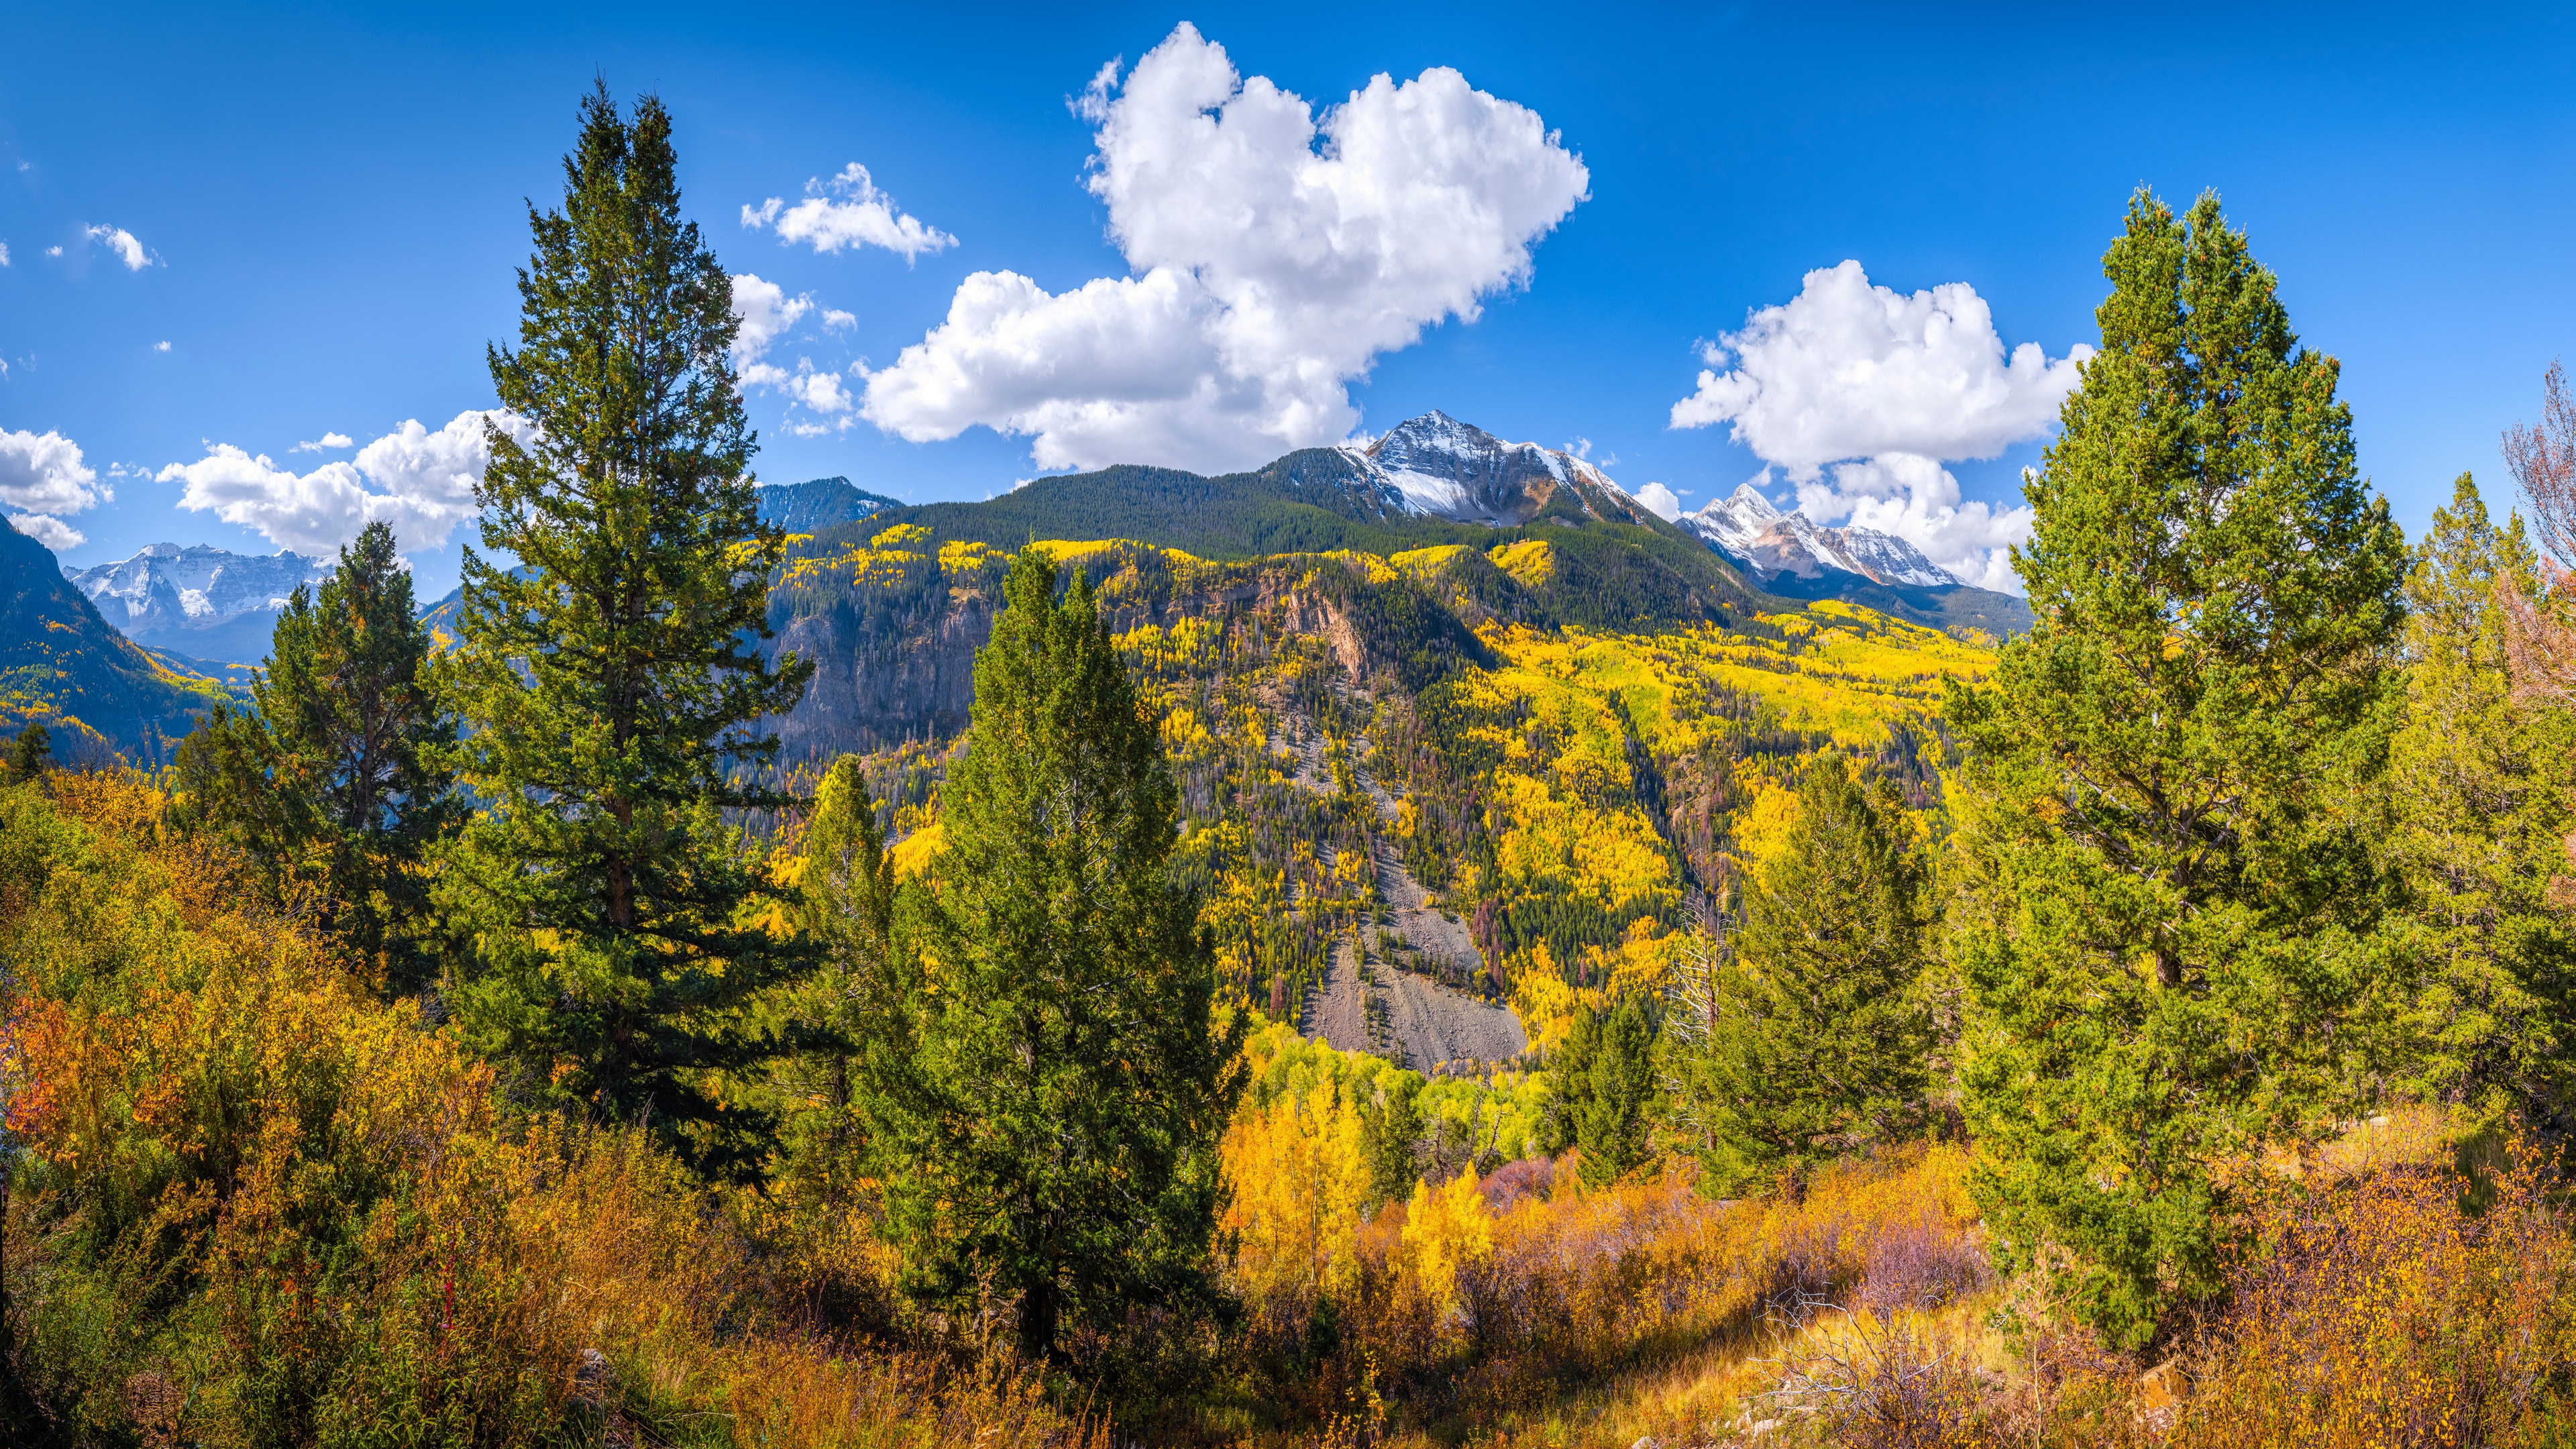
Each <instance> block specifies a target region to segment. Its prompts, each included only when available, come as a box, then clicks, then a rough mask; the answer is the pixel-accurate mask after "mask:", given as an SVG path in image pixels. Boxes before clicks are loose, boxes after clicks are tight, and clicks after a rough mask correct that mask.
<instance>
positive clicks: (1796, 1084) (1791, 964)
mask: <svg viewBox="0 0 2576 1449" xmlns="http://www.w3.org/2000/svg"><path fill="white" fill-rule="evenodd" d="M1797 799H1798V809H1797V815H1796V818H1795V820H1794V821H1793V823H1792V825H1791V827H1790V831H1789V835H1788V839H1787V840H1786V841H1785V842H1784V844H1783V846H1782V848H1781V850H1780V852H1779V853H1778V854H1777V855H1775V856H1773V857H1772V858H1771V859H1770V860H1768V861H1766V862H1765V863H1764V864H1763V866H1762V869H1761V872H1760V874H1759V875H1758V876H1757V877H1756V878H1755V879H1754V880H1753V882H1752V888H1751V889H1750V890H1749V891H1748V892H1747V893H1746V896H1745V902H1744V920H1743V923H1742V925H1741V927H1740V928H1739V929H1738V930H1737V931H1736V932H1735V933H1734V936H1733V939H1732V945H1733V948H1734V949H1733V951H1732V953H1731V954H1729V955H1728V956H1726V957H1725V958H1723V959H1721V960H1720V961H1719V962H1717V963H1716V970H1715V981H1714V983H1713V986H1712V988H1711V989H1710V991H1709V995H1710V997H1711V1009H1710V1011H1709V1019H1708V1021H1707V1023H1706V1030H1705V1031H1704V1032H1702V1033H1700V1040H1699V1041H1697V1042H1696V1043H1688V1044H1686V1045H1679V1046H1677V1048H1676V1050H1678V1051H1683V1052H1688V1053H1690V1054H1691V1055H1693V1056H1695V1057H1696V1058H1697V1060H1695V1061H1691V1062H1687V1063H1682V1064H1678V1067H1677V1069H1678V1070H1679V1071H1680V1072H1682V1073H1683V1074H1685V1075H1687V1076H1689V1077H1691V1078H1693V1079H1695V1080H1697V1081H1698V1082H1699V1083H1700V1084H1701V1085H1702V1088H1703V1091H1702V1092H1701V1094H1700V1096H1701V1103H1700V1105H1701V1112H1700V1123H1699V1126H1700V1129H1701V1132H1702V1137H1701V1140H1700V1141H1699V1142H1698V1143H1696V1144H1694V1145H1695V1146H1696V1147H1697V1150H1698V1153H1697V1155H1698V1157H1699V1160H1700V1172H1701V1189H1702V1191H1704V1192H1707V1193H1709V1194H1710V1195H1712V1196H1720V1197H1727V1196H1734V1195H1737V1194H1739V1193H1744V1192H1748V1191H1754V1190H1759V1189H1762V1188H1765V1187H1772V1186H1776V1187H1779V1188H1781V1189H1783V1190H1785V1191H1786V1192H1787V1193H1788V1194H1789V1195H1790V1196H1793V1197H1794V1196H1796V1195H1797V1194H1798V1193H1799V1192H1800V1191H1801V1189H1802V1186H1803V1184H1804V1182H1805V1180H1806V1176H1807V1174H1808V1172H1809V1170H1810V1169H1812V1168H1813V1167H1814V1166H1815V1165H1816V1164H1817V1163H1819V1162H1822V1161H1825V1160H1828V1159H1830V1158H1832V1157H1835V1156H1837V1155H1840V1154H1842V1153H1846V1152H1849V1151H1851V1150H1853V1149H1855V1148H1857V1147H1859V1146H1861V1145H1862V1144H1864V1143H1867V1142H1871V1141H1888V1140H1892V1139H1896V1138H1900V1137H1902V1136H1904V1135H1905V1134H1906V1133H1907V1132H1909V1131H1911V1130H1912V1129H1913V1128H1914V1127H1916V1126H1917V1125H1918V1124H1919V1122H1920V1120H1921V1114H1922V1109H1923V1106H1924V1096H1925V1092H1926V1089H1927V1087H1928V1085H1929V1074H1928V1070H1927V1058H1928V1055H1929V1053H1930V1051H1931V1049H1932V1046H1933V1040H1932V1025H1931V1013H1930V1010H1929V1003H1928V1002H1927V1000H1926V997H1925V982H1924V974H1925V967H1926V965H1927V962H1928V956H1929V950H1928V942H1927V940H1926V936H1927V931H1928V927H1929V924H1930V922H1929V920H1928V910H1927V904H1928V902H1927V900H1926V897H1927V895H1928V892H1927V891H1926V889H1925V884H1926V883H1925V879H1924V876H1925V868H1924V864H1923V860H1922V856H1921V852H1920V851H1918V850H1917V849H1916V848H1915V846H1914V843H1913V840H1912V838H1911V827H1910V825H1909V824H1908V822H1907V820H1906V818H1905V810H1904V804H1903V802H1902V801H1901V800H1900V799H1899V798H1898V796H1897V793H1896V789H1895V787H1894V786H1893V785H1892V784H1890V783H1889V782H1887V781H1885V780H1881V781H1879V782H1878V783H1877V784H1876V785H1875V786H1871V785H1867V784H1864V783H1863V782H1862V780H1861V779H1860V777H1859V775H1858V773H1857V772H1856V771H1854V770H1853V769H1852V767H1851V765H1850V763H1849V762H1847V761H1846V760H1844V759H1843V758H1842V757H1841V756H1839V755H1822V756H1819V757H1817V758H1816V759H1814V760H1812V761H1810V762H1809V763H1808V765H1807V767H1806V769H1805V771H1804V772H1803V773H1802V774H1801V775H1800V776H1799V779H1798V789H1797Z"/></svg>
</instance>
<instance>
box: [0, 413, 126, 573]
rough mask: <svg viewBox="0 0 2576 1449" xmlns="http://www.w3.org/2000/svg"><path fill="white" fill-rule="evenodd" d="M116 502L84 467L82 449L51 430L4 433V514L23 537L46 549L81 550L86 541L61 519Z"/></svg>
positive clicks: (0, 440) (0, 477) (0, 443)
mask: <svg viewBox="0 0 2576 1449" xmlns="http://www.w3.org/2000/svg"><path fill="white" fill-rule="evenodd" d="M115 496H116V495H115V493H114V492H113V491H112V490H110V489H109V488H108V487H107V486H106V485H104V484H102V483H100V482H99V481H98V470H97V469H95V468H92V467H90V466H89V465H88V464H87V463H86V462H84V461H82V459H81V450H80V445H79V444H78V443H75V442H73V441H72V440H71V439H69V438H66V437H64V436H63V435H62V434H60V433H57V432H53V431H51V430H47V431H45V432H42V433H28V432H9V431H6V430H0V508H6V509H8V510H9V511H10V512H9V521H10V522H11V523H13V524H15V525H17V528H18V531H19V532H20V533H23V534H26V535H28V536H29V537H31V538H34V539H36V540H37V541H38V542H40V543H43V544H44V545H45V546H46V547H48V548H73V547H77V546H78V545H79V544H80V543H81V542H82V536H81V534H80V533H79V532H78V531H77V530H75V529H73V528H72V527H71V526H70V525H69V524H66V523H63V522H62V521H61V518H62V515H64V514H68V513H78V512H80V511H81V510H83V509H85V508H90V507H93V506H95V505H96V504H97V503H98V502H99V501H100V500H101V499H105V498H113V497H115Z"/></svg>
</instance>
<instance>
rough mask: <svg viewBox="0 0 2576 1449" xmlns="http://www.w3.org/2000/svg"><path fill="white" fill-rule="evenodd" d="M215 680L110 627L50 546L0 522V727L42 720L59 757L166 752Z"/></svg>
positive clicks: (214, 690) (157, 758) (216, 689)
mask: <svg viewBox="0 0 2576 1449" xmlns="http://www.w3.org/2000/svg"><path fill="white" fill-rule="evenodd" d="M223 697H224V690H223V686H222V685H221V684H220V683H217V682H215V681H214V680H212V679H209V678H207V677H205V676H204V675H202V674H191V673H187V672H182V671H180V670H176V669H173V668H170V667H168V666H166V665H164V664H162V663H161V662H159V661H157V660H155V659H154V658H152V657H151V656H150V655H149V654H147V653H145V652H144V651H143V650H142V649H140V648H138V647H136V646H135V644H134V643H133V642H132V641H131V640H129V639H127V638H126V637H125V636H124V635H123V634H121V633H118V632H117V631H116V630H115V629H114V628H112V627H110V626H109V624H108V622H107V620H106V619H105V618H103V617H101V616H100V614H99V611H98V607H97V606H96V605H94V604H92V603H91V602H90V601H89V599H88V598H87V597H86V596H84V595H83V594H82V593H81V591H80V590H79V589H78V588H77V587H75V586H74V585H73V584H72V583H71V582H70V581H69V580H67V579H65V578H64V577H63V571H62V566H61V565H60V564H59V563H57V562H56V561H55V559H54V555H53V552H52V550H50V549H47V548H46V547H45V546H44V545H43V544H41V543H38V542H36V541H35V540H34V539H32V538H29V537H27V536H26V535H25V534H23V533H20V532H19V531H18V530H17V529H15V528H12V527H0V729H6V730H8V731H9V732H11V733H15V732H16V731H18V730H19V729H22V728H24V727H25V726H26V725H28V724H41V725H43V726H44V727H45V729H46V731H47V733H48V734H49V735H51V736H52V737H53V748H54V750H55V753H56V754H57V756H58V757H60V758H63V759H84V758H88V757H97V758H105V757H106V756H107V755H108V753H109V752H110V751H111V750H112V751H114V752H117V753H121V754H124V755H126V756H127V757H128V758H131V759H134V760H137V761H140V762H143V763H145V764H156V765H157V764H159V763H161V762H162V761H163V760H164V759H166V758H167V755H168V750H169V747H170V745H172V744H173V743H175V742H176V741H177V740H178V739H179V738H180V737H182V736H184V735H186V734H187V733H188V731H189V730H190V729H191V728H192V727H193V726H194V723H195V720H196V718H197V717H198V716H199V715H202V714H203V713H204V712H205V710H206V708H207V707H208V705H209V704H211V703H212V702H213V701H214V700H216V699H220V698H223Z"/></svg>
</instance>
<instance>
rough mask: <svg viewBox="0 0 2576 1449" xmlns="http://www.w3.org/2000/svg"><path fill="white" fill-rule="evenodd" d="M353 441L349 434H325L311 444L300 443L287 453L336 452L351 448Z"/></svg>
mask: <svg viewBox="0 0 2576 1449" xmlns="http://www.w3.org/2000/svg"><path fill="white" fill-rule="evenodd" d="M351 441H352V439H351V438H350V437H349V435H348V434H347V433H324V434H323V435H322V436H320V437H318V438H315V439H314V440H313V441H311V442H309V443H298V444H296V445H295V446H294V447H292V448H289V449H287V450H286V451H288V452H290V453H329V452H336V451H337V450H339V449H341V448H345V447H347V446H349V444H350V442H351Z"/></svg>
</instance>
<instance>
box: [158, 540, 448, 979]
mask: <svg viewBox="0 0 2576 1449" xmlns="http://www.w3.org/2000/svg"><path fill="white" fill-rule="evenodd" d="M429 657H430V639H429V628H428V625H427V624H426V623H424V622H423V621H421V620H420V619H418V618H416V617H415V616H414V609H413V606H412V590H411V575H410V573H409V572H407V571H406V570H405V569H404V568H403V566H402V560H401V557H400V556H399V554H397V552H396V551H395V540H394V534H393V530H392V529H391V528H390V527H388V526H387V525H385V524H383V523H381V522H379V523H371V524H368V525H367V526H366V528H365V529H363V530H361V531H360V533H359V535H358V537H357V539H356V540H355V541H354V542H352V543H350V544H348V545H347V546H345V547H343V548H342V549H341V550H340V557H339V564H338V566H337V567H336V568H334V569H333V570H332V572H331V576H330V577H329V578H327V579H325V580H323V581H322V588H321V592H320V593H319V595H315V594H313V593H312V592H310V591H309V590H307V589H306V588H305V587H303V586H301V585H298V586H297V588H296V590H295V592H294V593H293V594H292V595H290V596H289V597H288V599H287V602H286V609H285V611H284V612H283V613H282V614H280V615H279V616H278V620H277V627H276V629H275V631H274V632H273V634H272V635H271V643H270V652H269V658H268V665H267V668H266V669H265V670H263V671H262V673H261V675H260V677H259V678H258V679H256V680H255V681H253V682H252V685H251V695H252V699H253V700H254V701H255V703H256V709H255V710H253V711H247V712H245V711H235V710H231V709H227V708H224V707H221V706H218V707H217V708H216V709H215V710H214V712H213V713H212V714H211V715H210V716H209V717H208V719H207V720H206V722H205V723H204V724H203V725H201V726H199V727H198V728H197V729H196V730H195V731H194V732H192V733H191V734H190V735H189V736H188V738H187V739H185V740H184V741H182V742H181V743H180V746H179V751H178V758H177V761H176V764H177V766H178V776H179V790H178V798H179V808H178V809H177V810H176V811H175V812H174V814H175V816H176V818H177V819H178V821H179V823H180V825H181V826H182V828H188V829H196V830H201V831H204V832H206V833H208V834H210V835H212V836H213V837H215V838H217V839H221V840H223V841H224V842H225V843H227V844H228V845H230V846H231V847H232V848H233V849H234V850H235V851H236V852H238V853H239V854H240V856H241V857H242V859H243V860H244V861H245V862H247V863H248V864H249V865H250V866H251V868H252V869H253V870H254V871H255V872H257V873H258V874H259V875H260V877H261V878H263V879H264V880H265V881H266V882H267V884H268V887H269V889H270V890H271V892H272V893H273V894H274V895H275V896H276V897H277V898H278V899H279V900H280V901H281V902H283V901H286V900H288V899H290V898H295V899H299V900H300V899H301V895H300V893H301V892H305V891H309V892H310V894H311V899H312V902H313V904H314V907H315V910H316V912H317V915H318V918H319V921H320V923H321V925H322V926H323V927H324V929H326V930H329V931H331V932H332V933H333V934H335V935H337V936H338V937H339V938H340V939H341V940H342V941H344V942H346V943H348V944H349V945H351V946H353V947H355V948H356V949H357V950H358V951H359V952H360V953H361V954H362V955H363V956H364V957H365V958H366V959H367V960H368V961H369V962H371V963H373V964H374V966H375V968H376V969H377V970H378V971H379V972H380V973H381V975H382V976H383V978H384V980H385V983H386V985H387V986H388V987H389V988H390V989H392V990H395V991H398V992H409V991H416V990H419V989H420V988H421V987H423V986H425V985H427V984H428V982H429V980H430V978H431V976H432V974H433V973H434V972H435V970H436V968H437V961H438V955H437V949H436V945H435V941H436V930H435V924H434V922H433V921H432V919H431V911H430V908H429V891H428V875H427V870H426V860H427V858H428V855H429V853H430V851H431V849H432V847H433V846H435V845H436V844H437V843H438V842H439V841H440V840H442V839H444V838H446V837H447V836H448V835H449V834H450V833H452V832H453V831H454V829H455V828H456V826H457V824H458V823H459V821H460V820H461V819H462V817H463V813H464V805H463V802H462V801H461V799H460V798H459V797H458V795H457V793H456V790H455V777H454V775H453V774H452V773H451V772H450V771H449V770H448V769H447V768H446V767H445V766H444V765H443V764H442V763H441V760H440V756H441V752H442V750H443V748H444V747H445V746H447V745H448V744H450V743H451V742H452V741H453V740H454V738H455V726H454V723H453V721H452V720H450V719H449V718H448V717H447V715H446V714H445V713H444V712H443V711H442V710H441V709H440V708H439V707H438V703H437V701H436V699H435V698H433V696H432V693H431V690H430V686H429V677H428V662H429Z"/></svg>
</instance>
